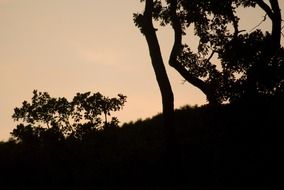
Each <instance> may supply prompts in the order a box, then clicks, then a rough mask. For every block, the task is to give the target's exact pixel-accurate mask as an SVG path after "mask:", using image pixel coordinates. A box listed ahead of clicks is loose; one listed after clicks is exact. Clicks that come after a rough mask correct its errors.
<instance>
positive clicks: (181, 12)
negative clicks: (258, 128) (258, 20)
mask: <svg viewBox="0 0 284 190" xmlns="http://www.w3.org/2000/svg"><path fill="white" fill-rule="evenodd" d="M146 2H147V1H146ZM148 2H152V3H153V8H152V19H153V20H156V21H158V22H159V23H160V25H161V26H166V25H170V26H171V27H172V28H173V30H174V33H175V42H174V46H173V49H172V53H171V57H170V61H169V64H170V65H171V66H173V67H174V68H175V69H176V70H177V71H178V72H179V73H180V74H181V75H182V76H183V77H184V78H185V79H186V80H187V81H188V82H189V83H191V84H193V85H195V86H196V87H198V88H200V90H202V91H203V92H204V93H205V95H206V96H207V99H208V100H209V101H211V100H213V101H216V102H219V103H222V102H224V101H229V102H234V101H237V100H243V99H246V98H247V97H248V96H250V97H251V98H252V99H254V98H256V97H257V96H278V95H280V94H283V90H282V89H283V81H284V78H283V76H284V74H283V70H284V69H283V68H284V65H283V57H284V54H283V51H284V49H283V48H282V47H279V46H278V44H280V36H281V29H282V28H281V22H282V20H281V14H280V9H279V6H278V1H269V2H264V1H262V0H257V1H255V0H230V1H228V0H191V1H188V0H179V1H176V0H172V1H170V0H165V1H163V0H154V1H153V0H148ZM269 3H270V4H269ZM256 6H259V7H260V8H262V9H263V10H264V11H265V12H266V16H267V15H268V17H269V18H270V19H271V21H272V26H273V29H272V32H267V31H261V30H253V31H245V30H241V29H240V28H239V20H240V18H239V17H238V15H237V9H238V8H254V7H256ZM278 12H279V14H278ZM145 16H146V15H145V13H144V14H134V22H135V24H136V26H137V27H139V28H140V29H141V31H142V33H144V32H145V29H146V28H145V27H144V26H145V19H143V17H145ZM266 16H265V17H266ZM279 23H280V24H279ZM191 29H193V31H194V34H193V35H195V36H197V37H198V39H199V44H198V47H197V49H193V47H191V46H190V42H187V40H186V39H188V38H185V36H190V35H192V34H191V33H189V31H192V30H191ZM275 39H276V40H275ZM213 57H214V60H213V59H212V58H213ZM216 60H217V61H216ZM180 66H182V68H181V67H180ZM210 97H213V98H211V100H210ZM209 103H210V102H209Z"/></svg>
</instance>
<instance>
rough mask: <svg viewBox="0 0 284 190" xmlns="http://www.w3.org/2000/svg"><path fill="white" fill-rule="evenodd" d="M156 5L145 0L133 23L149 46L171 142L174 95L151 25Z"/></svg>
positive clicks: (154, 30) (150, 0) (154, 2)
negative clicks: (143, 7)
mask: <svg viewBox="0 0 284 190" xmlns="http://www.w3.org/2000/svg"><path fill="white" fill-rule="evenodd" d="M156 6H157V4H156V1H153V0H147V1H146V3H145V11H144V13H143V14H139V15H138V14H137V15H135V24H136V26H138V27H139V28H140V30H141V32H142V34H143V35H144V36H145V38H146V41H147V44H148V47H149V53H150V57H151V61H152V66H153V69H154V72H155V75H156V80H157V82H158V85H159V88H160V92H161V96H162V105H163V118H164V126H165V129H166V135H167V136H168V143H169V144H172V142H169V141H173V140H174V139H173V138H174V126H173V125H174V95H173V92H172V88H171V84H170V81H169V78H168V75H167V72H166V69H165V65H164V62H163V57H162V54H161V50H160V45H159V42H158V38H157V35H156V29H155V28H154V26H153V21H152V20H153V17H155V12H156V11H155V10H156V9H157V7H156ZM170 146H171V145H170Z"/></svg>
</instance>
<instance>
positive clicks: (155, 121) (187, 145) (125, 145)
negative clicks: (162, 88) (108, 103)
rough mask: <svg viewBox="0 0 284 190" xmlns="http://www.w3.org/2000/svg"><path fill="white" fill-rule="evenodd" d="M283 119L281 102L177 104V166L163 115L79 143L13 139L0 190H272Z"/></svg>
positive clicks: (4, 152)
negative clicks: (169, 150) (169, 157)
mask: <svg viewBox="0 0 284 190" xmlns="http://www.w3.org/2000/svg"><path fill="white" fill-rule="evenodd" d="M282 114H283V97H279V98H273V99H269V98H264V99H262V101H261V102H259V101H256V102H245V103H244V102H243V103H238V104H230V105H219V106H202V107H190V106H185V107H182V108H180V109H178V110H176V111H175V121H176V123H175V126H176V132H177V134H176V135H177V146H176V148H177V149H178V151H177V155H173V157H176V159H175V161H178V163H174V162H175V161H173V162H172V163H171V162H169V161H168V160H167V158H165V155H167V154H166V153H165V152H166V150H165V147H166V146H165V143H166V137H165V132H164V128H163V126H162V115H161V114H158V115H156V116H154V117H152V118H149V119H145V120H138V121H136V122H130V123H125V124H123V125H122V126H121V127H118V126H112V127H105V128H104V129H102V130H94V131H93V132H92V133H90V134H89V135H87V136H85V138H77V139H76V138H71V137H70V138H65V139H64V140H57V141H54V140H52V141H51V140H50V139H48V138H46V139H44V140H41V141H17V140H15V138H14V140H10V141H8V142H2V143H1V144H0V155H1V156H0V163H1V178H0V180H1V188H2V187H3V188H4V187H5V188H9V189H113V188H120V189H243V188H244V187H246V188H249V189H259V188H262V189H273V186H275V187H277V185H278V184H280V183H281V181H282V177H281V172H282V171H283V170H282V169H281V164H282V162H283V159H282V157H281V156H282V154H283V121H282ZM171 164H172V165H174V167H176V170H175V172H172V173H169V167H171V166H170V165H171ZM171 171H172V170H171ZM5 188H4V189H5Z"/></svg>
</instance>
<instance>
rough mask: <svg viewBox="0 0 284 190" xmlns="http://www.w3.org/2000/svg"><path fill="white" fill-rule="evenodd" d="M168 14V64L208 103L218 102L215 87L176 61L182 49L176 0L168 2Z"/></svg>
mask: <svg viewBox="0 0 284 190" xmlns="http://www.w3.org/2000/svg"><path fill="white" fill-rule="evenodd" d="M170 6H171V7H170V14H171V17H172V28H173V30H174V45H173V47H172V51H171V54H170V59H169V65H170V66H171V67H173V68H174V69H175V70H176V71H177V72H178V73H179V74H180V75H181V76H182V77H183V78H184V79H185V80H187V81H188V82H189V83H190V84H192V85H193V86H195V87H197V88H199V89H200V90H201V91H202V92H203V93H204V94H205V95H206V97H207V100H208V102H209V104H210V105H217V104H219V102H218V99H217V97H216V95H215V93H214V92H215V91H214V90H215V89H214V88H212V87H211V86H210V85H209V84H206V83H205V82H204V81H203V80H201V79H199V78H198V77H196V76H194V75H193V74H191V73H190V72H188V71H187V70H186V68H185V67H183V66H182V65H181V64H180V63H179V62H178V61H177V59H178V56H179V53H180V52H181V51H182V33H183V31H182V26H181V23H180V20H179V18H178V16H177V13H176V10H177V0H172V1H171V3H170Z"/></svg>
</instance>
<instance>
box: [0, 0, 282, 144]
mask: <svg viewBox="0 0 284 190" xmlns="http://www.w3.org/2000/svg"><path fill="white" fill-rule="evenodd" d="M279 3H282V2H279ZM281 7H283V4H281ZM142 10H143V4H142V3H140V1H139V0H122V1H114V0H104V1H94V0H36V1H34V0H0V25H1V30H0V71H1V75H0V87H1V91H0V141H1V140H7V139H8V138H9V133H10V132H11V131H12V130H13V128H15V126H16V123H15V122H13V120H12V118H11V115H12V114H13V109H14V108H15V107H17V106H20V105H21V103H22V102H23V101H24V100H28V101H29V100H30V99H31V97H32V91H33V90H34V89H37V90H38V91H46V92H48V93H49V94H50V95H51V96H53V97H67V98H68V99H69V100H70V99H71V98H72V97H73V96H74V95H75V94H76V93H77V92H87V91H91V92H101V93H102V94H103V95H105V96H109V97H112V96H116V95H117V94H118V93H122V94H124V95H126V96H127V103H126V104H125V107H124V109H123V110H122V111H120V112H119V113H117V114H115V115H117V117H118V119H119V120H120V121H121V122H122V123H123V122H129V121H136V120H137V119H140V118H142V119H144V118H147V117H152V116H154V115H155V114H157V113H160V112H161V109H162V106H161V97H160V92H159V89H158V85H157V82H156V80H155V75H154V72H153V69H152V66H151V63H150V57H149V53H148V48H147V44H146V41H145V39H144V36H143V35H142V34H141V33H140V31H139V29H137V28H136V27H135V25H134V23H133V20H132V19H133V17H132V15H133V13H136V12H140V11H142ZM242 11H243V10H242ZM241 14H243V15H244V17H246V21H245V23H244V24H243V25H244V26H247V27H248V28H246V29H247V30H249V29H251V28H253V27H254V26H255V25H256V24H258V23H259V21H261V19H262V18H263V17H262V16H264V13H263V12H257V14H256V12H252V11H250V12H247V11H243V12H241ZM246 14H247V15H246ZM256 19H257V20H256ZM267 20H268V19H267ZM269 24H270V23H264V24H263V25H262V26H260V27H268V28H269ZM157 34H158V36H159V39H160V44H161V48H162V51H163V55H164V62H165V64H167V61H168V57H167V56H168V54H169V52H170V50H171V46H172V31H171V29H169V28H166V29H161V30H159V31H158V33H157ZM193 43H194V42H193ZM195 43H196V42H195ZM167 72H168V74H169V77H170V80H171V84H172V88H173V91H174V94H175V107H176V108H179V107H181V106H183V105H192V106H194V105H202V104H205V103H206V98H205V96H204V95H203V94H202V93H201V92H200V91H199V90H198V89H196V88H195V87H193V86H191V85H189V84H187V83H186V84H183V78H182V77H181V76H180V75H179V74H178V73H177V72H176V71H175V70H174V69H172V68H170V67H168V66H167Z"/></svg>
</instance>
